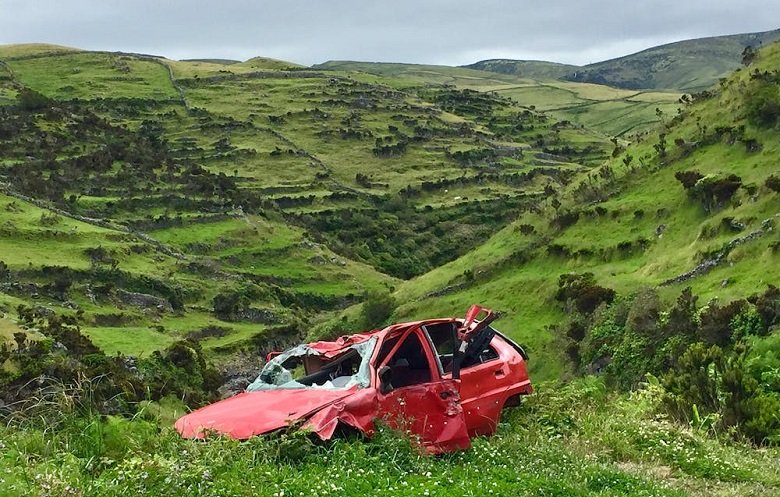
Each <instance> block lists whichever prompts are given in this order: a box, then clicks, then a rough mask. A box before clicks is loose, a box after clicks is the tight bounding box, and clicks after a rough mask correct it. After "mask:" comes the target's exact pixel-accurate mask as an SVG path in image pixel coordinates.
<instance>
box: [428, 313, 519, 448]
mask: <svg viewBox="0 0 780 497" xmlns="http://www.w3.org/2000/svg"><path fill="white" fill-rule="evenodd" d="M480 314H484V317H483V319H481V320H479V321H477V320H476V318H477V317H478V316H479V315H480ZM494 319H495V314H494V313H493V312H492V311H490V310H489V309H484V308H482V307H478V306H472V308H471V309H469V312H468V313H467V315H466V319H465V320H464V321H463V322H462V323H457V322H455V321H453V322H443V323H435V324H433V325H428V326H425V332H426V334H427V335H428V337H429V339H430V343H432V344H433V348H434V350H435V351H436V352H437V354H438V357H439V359H440V363H441V366H442V371H443V376H444V377H445V378H451V377H452V376H453V373H454V372H455V373H457V375H458V376H459V377H460V383H459V386H460V392H459V393H460V398H461V405H462V408H463V411H464V416H465V419H466V426H467V429H468V432H469V435H471V436H476V435H489V434H492V433H494V432H495V430H496V427H497V426H498V421H499V419H500V416H501V410H502V409H503V407H504V403H505V401H506V398H507V395H508V391H509V389H510V387H511V385H512V378H513V377H514V376H513V375H512V374H511V370H510V367H509V365H508V364H507V358H506V357H505V354H503V353H502V349H501V348H497V347H495V345H498V344H497V343H496V342H498V339H496V338H495V334H496V330H495V329H493V328H492V327H490V326H489V324H490V323H491V322H492V321H493V320H494ZM458 349H460V353H458ZM456 363H457V365H456ZM453 370H455V371H453Z"/></svg>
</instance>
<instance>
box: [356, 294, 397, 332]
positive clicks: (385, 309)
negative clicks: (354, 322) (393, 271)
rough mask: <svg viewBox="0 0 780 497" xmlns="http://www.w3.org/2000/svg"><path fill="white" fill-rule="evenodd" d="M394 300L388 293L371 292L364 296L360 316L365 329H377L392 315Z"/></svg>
mask: <svg viewBox="0 0 780 497" xmlns="http://www.w3.org/2000/svg"><path fill="white" fill-rule="evenodd" d="M396 305H397V304H396V301H395V298H394V297H393V296H392V295H391V294H390V292H387V291H385V292H382V291H376V290H372V291H370V292H368V293H367V294H366V301H365V302H363V307H362V309H361V315H362V317H363V323H364V324H365V326H366V328H379V327H380V326H382V325H383V324H384V323H385V322H386V321H387V319H388V318H389V317H390V316H391V315H392V314H393V311H394V310H395V307H396Z"/></svg>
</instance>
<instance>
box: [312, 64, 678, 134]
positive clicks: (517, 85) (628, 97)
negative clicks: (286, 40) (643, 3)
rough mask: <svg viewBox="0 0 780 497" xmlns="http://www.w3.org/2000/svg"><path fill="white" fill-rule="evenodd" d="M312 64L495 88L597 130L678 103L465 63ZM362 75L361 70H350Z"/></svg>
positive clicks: (646, 119) (402, 82)
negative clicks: (492, 69) (424, 64)
mask: <svg viewBox="0 0 780 497" xmlns="http://www.w3.org/2000/svg"><path fill="white" fill-rule="evenodd" d="M317 67H318V68H322V69H327V70H332V71H360V72H364V73H368V74H374V75H377V76H381V78H380V79H374V80H372V81H381V82H382V83H383V84H388V85H391V86H395V87H398V88H402V89H403V88H409V87H412V86H413V85H415V84H429V83H431V82H435V83H439V84H452V85H455V86H457V87H459V88H469V89H473V90H477V91H484V92H495V93H497V94H499V95H503V96H507V97H510V98H512V99H514V100H515V101H517V102H518V103H519V104H520V105H524V106H533V107H535V108H537V109H540V110H544V111H546V112H548V113H549V114H550V115H552V116H555V117H556V118H557V119H559V120H568V121H571V122H574V123H576V124H580V125H583V126H586V127H588V128H590V129H593V130H597V131H599V132H601V133H602V134H605V135H608V136H622V135H626V134H633V133H638V132H642V131H646V130H648V129H650V128H652V127H653V126H655V125H656V124H657V123H658V121H659V119H658V116H657V115H656V113H655V109H656V108H657V107H658V108H661V110H662V111H663V112H664V113H666V114H667V115H673V114H674V113H675V112H676V110H677V107H678V104H677V100H678V99H679V97H680V94H679V93H677V92H673V91H672V92H662V91H658V92H654V91H643V92H638V91H635V90H622V89H618V88H611V87H608V86H603V85H596V84H590V83H572V82H567V81H558V80H555V79H552V78H539V77H536V76H531V77H530V78H529V77H522V76H516V75H512V74H499V73H492V72H487V71H480V70H474V69H469V68H462V67H458V68H453V67H447V66H418V65H415V64H384V63H369V62H349V61H334V62H327V63H325V64H322V65H320V66H317ZM356 77H361V78H365V76H356Z"/></svg>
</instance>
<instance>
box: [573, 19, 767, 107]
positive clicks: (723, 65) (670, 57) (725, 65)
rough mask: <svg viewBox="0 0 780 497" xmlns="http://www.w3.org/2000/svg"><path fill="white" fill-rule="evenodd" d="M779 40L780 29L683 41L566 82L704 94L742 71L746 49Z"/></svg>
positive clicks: (592, 68) (587, 69) (606, 63)
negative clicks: (737, 69)
mask: <svg viewBox="0 0 780 497" xmlns="http://www.w3.org/2000/svg"><path fill="white" fill-rule="evenodd" d="M778 38H780V30H774V31H767V32H763V33H747V34H739V35H729V36H715V37H711V38H698V39H695V40H686V41H680V42H677V43H670V44H668V45H661V46H659V47H653V48H650V49H647V50H643V51H641V52H638V53H636V54H632V55H627V56H625V57H620V58H617V59H612V60H607V61H604V62H598V63H596V64H590V65H587V66H585V67H583V68H581V69H578V70H577V71H576V73H570V74H569V75H567V76H566V77H565V79H569V80H571V81H580V82H589V83H598V84H605V85H610V86H617V87H621V88H631V89H639V88H656V89H676V90H682V91H687V92H695V91H701V90H704V89H706V88H708V87H710V86H712V85H714V84H715V83H717V81H718V80H719V79H720V78H722V77H725V76H728V74H729V73H731V71H733V70H734V69H736V68H738V67H739V66H740V62H741V60H742V51H743V50H744V49H745V47H747V46H752V47H753V48H755V49H758V48H760V47H761V46H762V45H769V44H771V43H772V42H773V41H775V40H777V39H778Z"/></svg>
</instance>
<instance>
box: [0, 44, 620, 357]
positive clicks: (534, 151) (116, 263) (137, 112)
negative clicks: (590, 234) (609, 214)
mask: <svg viewBox="0 0 780 497" xmlns="http://www.w3.org/2000/svg"><path fill="white" fill-rule="evenodd" d="M0 60H2V64H0V69H2V70H3V73H2V76H0V104H1V105H2V107H0V181H2V197H1V198H0V225H1V226H2V228H1V229H0V254H2V255H0V261H2V262H3V265H2V268H3V272H2V273H0V275H2V287H0V288H1V292H0V306H2V309H3V312H4V313H5V314H6V315H7V318H6V319H5V320H4V321H3V323H4V328H10V327H12V326H13V324H12V323H11V322H10V321H8V319H9V318H13V317H14V315H15V312H14V311H13V309H14V308H15V307H17V306H18V305H19V304H25V305H33V306H39V307H43V308H50V309H53V310H56V311H57V312H61V311H62V312H66V313H68V312H78V313H79V314H80V315H81V316H82V320H83V323H84V329H85V330H86V331H87V333H88V334H89V335H90V336H91V337H92V338H93V339H94V340H95V342H96V343H97V344H98V345H99V346H101V347H103V348H104V349H105V350H108V351H111V352H115V351H116V352H124V353H132V354H143V353H148V352H149V351H151V350H154V349H158V348H160V347H162V346H164V345H165V344H167V343H170V342H172V341H173V340H175V339H178V338H183V337H196V338H198V339H199V340H201V341H202V343H203V345H204V347H206V348H207V349H209V350H218V351H225V350H232V349H234V348H236V347H240V346H241V345H242V344H244V343H246V342H247V341H251V340H252V339H253V338H254V337H255V336H259V335H263V334H264V333H265V332H266V331H267V330H273V329H277V328H279V327H282V328H284V329H287V328H289V327H293V328H294V329H296V330H299V332H301V333H305V329H306V327H305V323H306V322H307V321H308V320H309V319H310V318H311V317H312V316H313V315H315V314H317V313H319V312H321V311H323V310H333V309H338V308H341V307H344V306H347V305H349V304H352V303H355V302H358V301H360V300H361V299H362V298H363V295H364V294H365V292H367V291H370V290H379V289H387V288H390V289H393V288H396V287H397V286H398V285H399V283H400V280H401V279H406V278H409V277H413V276H416V275H420V274H422V273H424V272H427V271H429V270H431V269H433V268H435V267H438V266H439V265H441V264H444V263H446V262H448V261H450V260H452V259H454V258H456V257H457V256H459V255H462V254H465V253H466V252H467V251H468V250H470V249H473V248H475V247H477V246H479V245H480V244H481V243H483V242H484V240H486V239H487V238H489V237H490V236H492V235H493V234H494V233H495V232H496V231H498V230H500V229H501V228H502V227H504V226H505V225H507V224H508V223H509V222H511V221H512V220H513V219H514V218H515V217H516V216H517V215H518V214H519V213H520V212H522V211H524V210H526V209H528V208H529V207H530V206H532V205H535V204H536V203H537V202H538V200H539V199H540V198H544V197H545V196H546V195H548V194H549V193H550V192H551V191H553V190H555V189H559V188H561V187H562V186H563V185H565V184H567V183H568V182H569V181H570V180H571V179H572V178H573V177H575V176H576V175H577V174H580V173H581V172H583V171H587V170H590V169H591V168H592V167H594V166H595V165H597V164H599V163H601V162H602V161H603V160H604V158H605V157H607V156H608V155H609V153H610V152H611V151H612V149H613V147H614V145H613V144H611V143H609V142H608V141H606V140H605V139H604V138H603V137H601V135H599V134H596V133H593V132H590V131H588V130H585V129H582V128H580V127H578V126H573V125H571V124H569V123H566V122H560V121H558V120H556V119H555V118H553V117H550V116H549V115H547V114H544V113H540V112H538V111H535V110H533V109H532V108H529V107H526V106H521V105H519V104H517V103H516V102H514V101H511V100H509V99H507V98H504V97H502V96H500V95H495V94H489V93H481V92H476V91H472V90H466V89H463V90H462V89H458V88H454V87H452V86H446V85H435V84H434V85H427V86H426V87H418V86H415V85H411V86H409V85H407V87H406V88H405V89H404V90H401V89H398V88H397V87H396V86H395V85H386V84H384V83H383V82H382V81H380V80H378V78H376V77H374V76H364V75H354V74H347V73H334V72H321V71H315V70H310V69H303V68H299V67H294V66H293V65H291V64H285V63H280V62H279V61H269V60H267V59H252V60H250V61H247V62H244V63H220V61H193V62H178V61H169V60H166V59H162V58H159V57H153V56H145V55H135V54H122V53H104V52H84V51H78V50H73V49H66V48H62V47H52V46H41V45H32V46H12V47H3V48H0ZM5 333H6V334H10V333H11V332H5Z"/></svg>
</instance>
